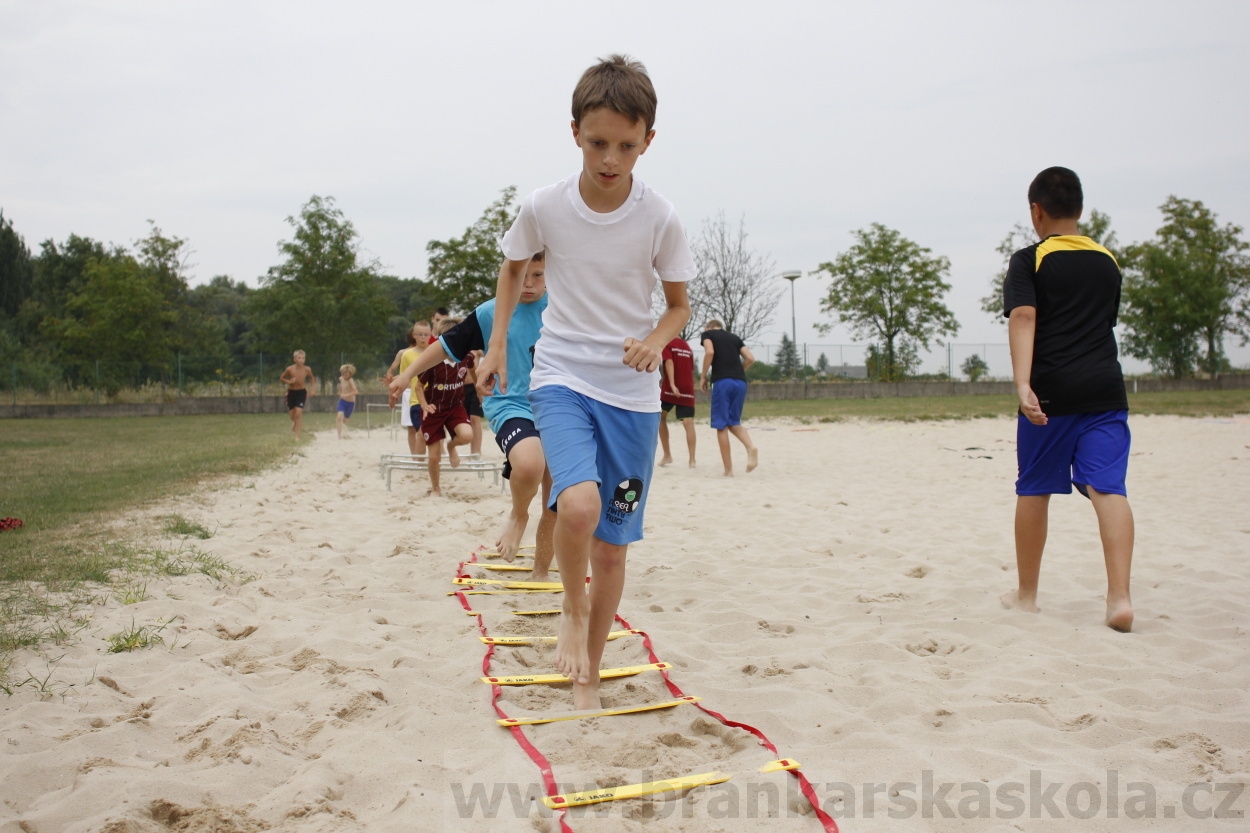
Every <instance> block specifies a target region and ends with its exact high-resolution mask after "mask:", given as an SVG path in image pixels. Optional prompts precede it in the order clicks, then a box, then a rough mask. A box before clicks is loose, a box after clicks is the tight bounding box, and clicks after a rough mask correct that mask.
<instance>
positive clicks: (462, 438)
mask: <svg viewBox="0 0 1250 833" xmlns="http://www.w3.org/2000/svg"><path fill="white" fill-rule="evenodd" d="M471 442H473V429H472V428H470V427H469V424H468V423H467V422H462V423H460V424H459V425H457V426H456V427H455V428H454V429H452V432H451V438H450V439H448V440H447V459H448V460H449V461H451V467H452V468H453V469H454V468H456V467H457V466H459V465H460V452H459V451H456V446H458V445H468V444H469V443H471Z"/></svg>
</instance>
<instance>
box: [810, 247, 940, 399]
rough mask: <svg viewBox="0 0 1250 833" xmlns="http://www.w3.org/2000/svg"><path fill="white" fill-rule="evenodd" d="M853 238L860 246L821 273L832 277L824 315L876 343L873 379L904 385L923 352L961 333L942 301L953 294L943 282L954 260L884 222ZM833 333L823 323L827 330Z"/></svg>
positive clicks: (850, 250)
mask: <svg viewBox="0 0 1250 833" xmlns="http://www.w3.org/2000/svg"><path fill="white" fill-rule="evenodd" d="M852 236H854V238H855V240H856V242H855V245H853V246H852V247H851V248H850V249H849V250H848V251H845V252H843V253H842V254H840V255H838V257H837V258H836V259H835V260H833V261H831V262H828V263H822V264H821V265H820V266H819V267H818V269H817V271H820V272H825V273H827V274H828V275H829V277H830V278H831V279H832V283H831V284H830V286H829V291H828V293H827V294H826V295H825V298H824V300H823V301H822V302H821V311H822V312H825V313H834V314H836V315H837V316H838V320H839V321H840V322H841V323H843V324H846V325H848V326H849V327H850V328H851V330H852V331H853V332H854V333H855V334H856V335H858V336H859V337H861V338H865V339H871V340H872V341H873V342H874V345H875V346H876V354H875V356H876V360H875V361H874V362H873V363H872V366H873V367H875V369H876V373H875V374H872V373H870V375H875V376H876V377H877V378H878V379H881V380H882V381H888V382H894V381H899V380H901V379H902V378H903V377H904V376H905V375H906V374H907V373H908V372H909V371H910V369H911V368H912V367H914V366H915V362H914V361H913V359H914V357H915V356H916V355H918V350H919V348H922V347H924V348H927V347H928V346H929V342H930V341H932V340H933V339H934V338H936V337H937V336H939V335H954V334H955V333H956V332H958V330H959V323H958V322H957V321H956V320H955V315H954V313H952V312H951V311H950V309H949V308H947V306H946V305H945V304H944V303H943V302H942V296H943V295H945V294H946V293H947V292H948V291H950V284H948V283H946V282H945V281H944V280H943V279H942V278H943V276H945V275H946V274H947V273H948V272H949V271H950V261H949V260H948V259H947V258H945V257H942V256H937V257H933V256H932V255H931V253H930V251H929V249H926V248H923V247H921V246H919V245H917V244H916V243H913V242H912V241H910V240H908V239H907V238H905V237H903V236H902V235H901V234H899V233H898V232H897V231H895V230H893V229H890V228H886V227H885V226H883V225H882V224H880V223H873V224H872V226H871V227H870V228H869V229H867V230H864V229H860V230H858V231H854V232H852ZM830 329H832V325H830V324H821V325H820V330H821V332H824V333H827V332H829V330H830ZM909 356H910V357H912V359H909Z"/></svg>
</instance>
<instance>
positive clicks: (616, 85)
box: [573, 55, 656, 133]
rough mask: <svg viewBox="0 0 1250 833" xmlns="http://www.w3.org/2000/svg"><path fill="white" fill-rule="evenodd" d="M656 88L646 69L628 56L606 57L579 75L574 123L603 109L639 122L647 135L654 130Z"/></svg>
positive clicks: (575, 91) (574, 91) (574, 98)
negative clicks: (592, 112)
mask: <svg viewBox="0 0 1250 833" xmlns="http://www.w3.org/2000/svg"><path fill="white" fill-rule="evenodd" d="M655 104H656V100H655V87H653V86H651V77H650V76H649V75H647V68H646V67H644V66H643V65H642V64H641V63H640V62H638V61H635V60H633V59H632V58H630V57H629V56H628V55H609V56H608V57H606V58H601V59H600V60H599V62H598V63H597V64H595V65H594V66H592V67H591V68H590V69H588V70H586V71H585V72H584V73H582V77H581V80H580V81H578V82H577V86H576V87H575V88H574V89H573V121H574V122H576V123H577V124H581V123H582V117H583V116H585V115H586V114H587V113H589V112H590V111H591V110H598V109H599V108H600V107H606V108H608V109H609V110H611V111H613V112H615V113H620V114H621V115H622V116H624V117H625V118H627V119H633V120H634V121H640V122H642V123H643V124H645V125H646V127H647V132H648V133H650V132H651V128H652V127H654V126H655Z"/></svg>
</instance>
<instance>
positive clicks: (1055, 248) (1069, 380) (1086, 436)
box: [1002, 167, 1134, 633]
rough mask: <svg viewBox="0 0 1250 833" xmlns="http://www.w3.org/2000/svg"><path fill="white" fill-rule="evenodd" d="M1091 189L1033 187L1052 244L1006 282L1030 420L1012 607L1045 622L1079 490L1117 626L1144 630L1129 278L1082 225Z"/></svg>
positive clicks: (1054, 181)
mask: <svg viewBox="0 0 1250 833" xmlns="http://www.w3.org/2000/svg"><path fill="white" fill-rule="evenodd" d="M1083 205H1084V197H1083V194H1082V191H1081V181H1080V179H1078V178H1077V175H1076V174H1075V173H1073V172H1072V171H1070V170H1068V169H1067V168H1058V167H1056V168H1047V169H1046V170H1044V171H1042V172H1041V173H1040V174H1038V175H1037V176H1036V177H1035V178H1034V179H1033V182H1032V184H1031V185H1029V216H1030V217H1031V219H1032V221H1033V229H1034V231H1036V232H1037V236H1038V238H1039V239H1040V240H1041V242H1040V243H1035V244H1034V245H1032V246H1029V247H1028V248H1025V249H1021V250H1020V251H1018V252H1016V253H1015V254H1014V255H1012V256H1011V263H1010V265H1009V266H1008V268H1007V277H1006V279H1005V280H1004V282H1003V315H1004V316H1006V317H1007V319H1008V325H1007V327H1008V337H1009V340H1010V342H1011V367H1012V374H1013V376H1014V378H1015V384H1016V394H1017V395H1018V397H1019V399H1020V414H1019V416H1018V417H1017V427H1016V440H1017V442H1016V457H1017V462H1018V464H1019V471H1020V477H1019V479H1018V480H1017V481H1016V495H1017V497H1016V522H1015V533H1016V570H1017V573H1018V574H1019V586H1018V587H1017V589H1016V590H1013V591H1011V592H1008V593H1005V594H1003V596H1002V602H1003V604H1004V605H1005V606H1007V607H1009V608H1017V609H1019V610H1024V611H1028V612H1030V613H1036V612H1037V610H1038V608H1037V584H1038V575H1039V574H1040V572H1041V567H1042V550H1043V549H1044V548H1045V546H1046V530H1047V520H1048V511H1049V507H1050V496H1051V495H1052V494H1071V493H1072V486H1073V485H1075V486H1076V488H1077V489H1078V490H1080V492H1081V494H1083V495H1085V496H1086V497H1087V498H1089V500H1090V502H1091V503H1092V504H1093V506H1094V512H1095V514H1096V515H1097V516H1098V531H1099V533H1100V534H1101V537H1102V548H1103V558H1104V560H1105V561H1106V566H1107V618H1106V624H1107V626H1108V627H1111V628H1113V629H1115V630H1117V631H1123V632H1126V633H1127V632H1128V631H1130V630H1132V628H1133V604H1132V601H1131V600H1130V598H1129V571H1130V567H1131V566H1132V561H1133V529H1134V527H1133V511H1132V509H1131V508H1130V507H1129V504H1128V497H1127V494H1128V493H1127V491H1126V490H1125V486H1124V483H1125V477H1126V475H1127V473H1128V456H1129V442H1130V436H1129V429H1128V397H1127V395H1126V394H1125V391H1124V377H1123V375H1122V374H1121V371H1120V362H1119V358H1118V352H1117V349H1116V342H1115V335H1114V333H1113V332H1112V329H1113V328H1114V327H1115V324H1116V318H1117V316H1118V314H1119V307H1120V267H1119V265H1117V264H1116V261H1115V257H1114V256H1112V254H1111V253H1110V252H1109V251H1107V250H1106V249H1105V248H1103V247H1102V246H1100V245H1098V244H1097V243H1095V242H1094V241H1093V240H1091V239H1089V238H1088V237H1083V236H1081V234H1080V232H1079V231H1078V229H1077V221H1078V220H1079V219H1080V217H1081V210H1082V208H1083Z"/></svg>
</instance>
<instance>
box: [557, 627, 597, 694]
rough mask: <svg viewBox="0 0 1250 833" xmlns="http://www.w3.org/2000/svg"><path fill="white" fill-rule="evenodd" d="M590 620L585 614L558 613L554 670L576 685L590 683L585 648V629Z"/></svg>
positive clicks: (587, 656)
mask: <svg viewBox="0 0 1250 833" xmlns="http://www.w3.org/2000/svg"><path fill="white" fill-rule="evenodd" d="M589 627H590V622H589V620H588V619H587V618H586V617H585V616H574V615H572V614H570V613H561V614H560V632H559V633H558V634H557V635H556V655H555V665H556V670H557V671H559V672H560V673H561V674H563V675H564V676H566V677H568V678H569V680H570V681H571V682H572V683H573V686H574V688H576V687H577V686H579V685H581V686H586V685H589V684H590V672H591V668H590V655H589V653H588V652H587V648H586V631H587V629H588V628H589Z"/></svg>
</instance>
